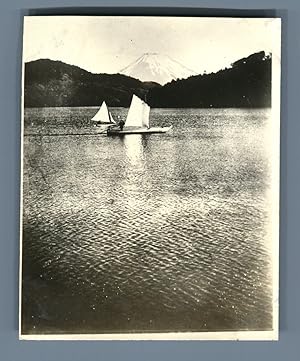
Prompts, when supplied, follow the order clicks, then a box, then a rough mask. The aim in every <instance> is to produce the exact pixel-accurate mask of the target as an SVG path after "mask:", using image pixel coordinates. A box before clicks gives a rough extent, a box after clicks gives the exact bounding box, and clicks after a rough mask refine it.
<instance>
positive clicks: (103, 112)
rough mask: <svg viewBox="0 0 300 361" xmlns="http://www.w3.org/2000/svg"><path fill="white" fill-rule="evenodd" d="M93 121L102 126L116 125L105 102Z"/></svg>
mask: <svg viewBox="0 0 300 361" xmlns="http://www.w3.org/2000/svg"><path fill="white" fill-rule="evenodd" d="M92 120H93V121H94V122H97V123H100V124H110V123H114V124H115V123H116V122H115V121H114V119H113V117H112V115H111V114H110V112H109V110H108V108H107V106H106V103H105V102H103V103H102V105H101V107H100V109H99V110H98V112H97V113H96V114H95V115H94V116H93V118H92Z"/></svg>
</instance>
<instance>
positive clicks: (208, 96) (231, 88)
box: [147, 51, 272, 108]
mask: <svg viewBox="0 0 300 361" xmlns="http://www.w3.org/2000/svg"><path fill="white" fill-rule="evenodd" d="M271 62H272V59H271V55H266V54H265V52H264V51H261V52H258V53H255V54H252V55H250V56H248V57H246V58H243V59H240V60H238V61H236V62H234V63H233V64H231V68H228V69H223V70H220V71H218V72H217V73H211V74H202V75H196V76H191V77H189V78H188V79H183V80H177V81H172V82H170V83H168V84H166V85H164V86H163V87H160V88H154V89H151V90H150V91H149V93H148V95H147V101H148V103H149V105H150V106H152V107H170V108H173V107H174V108H209V107H215V108H216V107H219V108H223V107H240V108H243V107H246V108H247V107H270V106H271V66H272V64H271Z"/></svg>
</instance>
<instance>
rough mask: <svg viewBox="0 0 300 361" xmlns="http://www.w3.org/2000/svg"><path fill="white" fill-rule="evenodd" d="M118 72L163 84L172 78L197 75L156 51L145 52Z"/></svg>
mask: <svg viewBox="0 0 300 361" xmlns="http://www.w3.org/2000/svg"><path fill="white" fill-rule="evenodd" d="M119 73H121V74H124V75H128V76H131V77H133V78H136V79H139V80H141V81H152V82H156V83H159V84H161V85H164V84H166V83H168V82H170V81H172V80H176V79H183V78H188V77H189V76H191V75H197V73H195V72H194V71H193V70H191V69H189V68H187V67H185V66H184V65H182V64H180V63H179V62H178V61H176V60H174V59H172V58H170V57H169V56H168V55H163V54H158V53H145V54H143V55H142V56H141V57H139V58H138V59H136V60H135V61H134V62H132V63H131V64H129V65H128V66H126V67H125V68H123V69H121V70H120V71H119Z"/></svg>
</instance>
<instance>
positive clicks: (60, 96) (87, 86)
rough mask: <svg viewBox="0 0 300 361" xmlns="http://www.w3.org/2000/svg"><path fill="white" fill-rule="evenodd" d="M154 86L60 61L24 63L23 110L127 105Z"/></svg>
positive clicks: (47, 60) (43, 60)
mask: <svg viewBox="0 0 300 361" xmlns="http://www.w3.org/2000/svg"><path fill="white" fill-rule="evenodd" d="M156 86H160V85H159V84H157V83H153V82H150V83H149V82H147V83H143V82H141V81H140V80H137V79H134V78H131V77H129V76H126V75H123V74H93V73H90V72H88V71H87V70H84V69H81V68H79V67H78V66H75V65H69V64H65V63H63V62H61V61H54V60H50V59H40V60H36V61H32V62H29V63H26V64H25V94H24V98H25V107H46V106H48V107H54V106H56V107H60V106H94V105H100V104H101V103H102V101H103V100H105V101H106V102H107V104H108V105H110V106H129V104H130V100H131V97H132V94H137V95H138V96H140V97H142V98H143V97H144V96H145V94H146V93H147V92H148V91H149V89H151V88H152V87H156Z"/></svg>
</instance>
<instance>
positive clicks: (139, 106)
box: [125, 95, 150, 128]
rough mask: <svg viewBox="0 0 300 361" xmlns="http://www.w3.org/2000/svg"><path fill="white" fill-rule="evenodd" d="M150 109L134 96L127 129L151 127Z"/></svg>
mask: <svg viewBox="0 0 300 361" xmlns="http://www.w3.org/2000/svg"><path fill="white" fill-rule="evenodd" d="M149 114H150V107H149V106H148V105H147V104H146V103H145V102H143V101H142V100H141V99H140V98H138V97H137V96H136V95H133V96H132V100H131V104H130V108H129V111H128V114H127V118H126V122H125V127H140V128H143V127H147V128H148V127H149Z"/></svg>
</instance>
